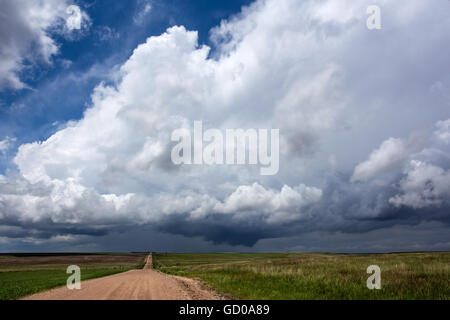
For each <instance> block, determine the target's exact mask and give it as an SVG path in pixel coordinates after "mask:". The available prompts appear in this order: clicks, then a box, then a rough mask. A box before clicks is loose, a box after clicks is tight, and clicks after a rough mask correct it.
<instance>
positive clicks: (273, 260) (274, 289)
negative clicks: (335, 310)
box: [153, 252, 450, 300]
mask: <svg viewBox="0 0 450 320" xmlns="http://www.w3.org/2000/svg"><path fill="white" fill-rule="evenodd" d="M153 257H154V258H153V263H154V267H155V268H157V269H159V270H161V271H162V272H165V273H168V274H174V275H181V276H186V277H191V278H197V279H199V280H201V281H202V282H203V283H205V284H206V285H208V286H210V287H212V288H214V289H215V290H217V291H219V292H221V293H223V294H225V295H228V296H230V297H233V298H236V299H256V300H259V299H287V300H289V299H443V300H449V299H450V269H449V268H450V252H440V253H439V252H425V253H393V254H357V255H349V254H324V253H267V254H154V255H153ZM370 265H378V266H379V267H380V268H381V284H382V288H381V290H369V289H368V288H367V286H366V281H367V278H368V277H369V276H370V275H369V274H367V273H366V269H367V267H368V266H370Z"/></svg>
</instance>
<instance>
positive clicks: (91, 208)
mask: <svg viewBox="0 0 450 320" xmlns="http://www.w3.org/2000/svg"><path fill="white" fill-rule="evenodd" d="M43 2H45V1H43ZM372 4H373V3H372V2H371V1H357V2H356V1H333V0H326V1H308V0H306V1H298V0H266V1H256V2H254V3H252V4H251V5H249V6H246V7H243V8H242V11H241V12H240V13H239V14H236V15H234V16H232V17H230V18H229V19H227V20H223V21H222V22H221V23H220V25H218V26H216V27H215V28H213V29H211V30H210V33H209V37H210V43H211V45H210V46H207V45H205V44H202V43H200V42H199V37H198V33H197V31H195V30H189V28H187V27H185V26H182V25H175V26H172V27H170V28H168V29H167V30H166V31H165V32H164V33H163V34H161V35H159V36H152V37H149V38H148V39H147V40H146V41H145V42H144V43H142V44H140V45H139V46H137V47H136V48H135V50H134V51H133V52H132V54H131V55H130V56H129V58H128V59H127V61H126V62H124V63H123V64H121V65H120V66H119V67H118V68H117V69H116V70H114V71H112V74H113V76H112V77H111V79H114V81H113V82H106V83H100V84H98V85H97V86H96V88H95V89H94V91H93V92H92V94H91V100H90V102H89V107H88V108H87V109H86V111H85V112H84V114H83V116H82V117H81V118H80V119H78V120H73V121H69V122H67V123H65V124H64V125H62V126H60V127H59V129H58V130H56V132H54V133H53V134H52V135H51V136H50V137H48V139H45V140H44V141H36V142H31V143H24V144H22V145H20V146H18V149H17V152H16V153H15V155H14V156H13V157H12V160H11V161H13V163H14V165H15V168H14V169H10V170H8V171H7V172H6V173H5V174H3V175H0V224H1V229H0V230H1V233H0V237H1V239H2V241H3V243H6V244H7V243H8V242H9V241H13V240H14V241H17V240H20V241H23V240H26V241H31V242H36V243H39V241H45V239H47V240H48V239H54V240H55V241H67V240H68V241H69V243H76V241H77V239H78V238H83V237H86V236H88V237H103V236H105V235H107V234H109V233H111V232H119V233H121V234H123V233H125V234H126V233H127V232H132V231H130V230H134V228H139V227H148V228H149V230H154V232H161V233H167V234H169V235H181V236H185V237H200V238H201V239H203V240H206V241H211V242H212V243H213V244H216V245H222V244H228V245H233V246H238V245H243V246H253V245H255V244H256V243H258V242H259V241H262V240H263V239H271V238H289V237H293V236H298V235H301V234H307V233H311V232H328V233H345V234H365V233H367V232H371V231H373V230H379V229H383V228H391V227H398V226H416V225H420V224H424V223H425V224H426V223H437V224H439V225H440V226H444V228H448V227H449V223H450V203H449V199H450V99H449V96H448V90H449V88H450V78H449V76H448V75H449V74H450V64H448V57H449V56H450V47H449V46H446V45H444V44H445V43H446V42H447V41H448V40H449V32H448V31H449V30H450V18H449V17H448V14H447V13H448V10H449V9H450V6H449V3H448V2H447V1H422V0H408V1H406V0H405V1H377V4H378V5H379V6H380V7H381V14H382V25H381V29H379V30H369V29H368V28H367V25H366V20H367V18H368V15H367V13H366V8H367V7H368V6H369V5H372ZM10 7H11V8H12V7H13V5H12V3H10V2H9V1H6V2H1V10H2V12H3V11H4V10H6V8H10ZM66 7H67V6H66ZM76 8H78V7H76ZM11 10H12V9H11ZM149 10H150V9H149ZM155 10H158V8H157V6H156V7H155V6H152V7H151V12H154V11H155ZM64 12H65V11H64ZM77 13H78V14H79V15H77ZM68 14H70V15H71V17H70V19H68V20H67V24H66V28H68V29H80V28H81V26H82V23H83V17H86V14H85V13H84V12H83V11H80V9H79V8H78V9H75V7H72V11H71V12H69V13H68ZM74 14H75V15H74ZM56 16H57V14H56ZM85 19H89V18H85ZM16 21H19V20H16ZM39 21H41V20H39ZM92 23H93V24H95V20H94V19H92ZM49 24H50V22H46V24H45V25H42V26H41V24H39V25H38V26H36V27H35V26H31V25H30V26H28V25H25V24H23V28H16V29H13V30H14V31H15V32H20V31H21V30H23V29H24V28H25V27H26V28H32V29H33V32H34V33H33V34H34V36H33V37H38V38H36V39H38V40H39V41H41V42H42V41H44V42H46V43H47V44H48V45H47V46H45V47H42V50H41V51H42V52H41V53H42V54H43V56H44V58H46V59H49V58H50V57H51V56H52V55H53V54H56V52H57V49H56V47H55V46H54V44H53V42H52V41H53V40H52V39H51V38H49V37H48V36H47V35H46V34H45V30H46V28H47V27H48V25H49ZM137 25H139V24H137ZM2 30H3V28H2ZM27 30H28V29H27ZM39 30H40V31H39ZM10 37H11V39H18V38H15V35H10ZM17 37H20V35H17ZM30 37H31V35H30ZM21 41H22V40H21ZM11 43H12V42H11ZM14 43H16V44H17V45H16V46H15V47H17V50H18V51H17V52H16V53H14V56H13V55H11V56H8V57H9V58H8V59H6V60H5V59H2V61H4V63H9V65H8V66H5V67H4V69H5V68H6V69H5V70H6V72H2V76H1V77H0V81H2V82H0V85H1V83H3V86H9V87H15V88H20V87H23V86H24V84H23V83H22V81H21V80H20V78H19V77H18V76H17V71H18V70H20V68H21V67H20V61H22V60H21V59H22V58H21V57H22V56H23V53H22V51H23V50H24V49H22V48H25V44H24V43H22V42H20V43H19V42H18V40H17V41H16V40H15V42H14ZM19 45H20V46H19ZM8 48H9V47H8V45H7V44H1V45H0V54H1V55H6V52H7V50H8ZM45 48H48V50H50V51H48V50H47V49H45ZM44 49H45V50H44ZM61 108H64V106H61ZM194 121H202V122H203V126H204V129H205V130H207V129H208V128H218V129H219V130H223V131H224V132H225V130H227V129H236V128H243V129H249V128H277V129H279V130H280V131H279V132H280V164H279V172H278V174H276V175H273V176H261V175H260V171H259V167H258V166H253V165H247V166H227V165H190V166H189V165H181V166H178V165H175V164H174V163H173V161H172V160H171V150H172V148H173V146H174V144H175V143H174V142H173V141H172V140H171V134H172V132H173V131H174V130H177V129H179V128H185V129H188V130H191V129H192V127H193V125H194ZM11 137H12V135H11ZM11 137H5V139H6V140H4V141H2V142H1V143H0V146H2V147H1V148H2V149H3V148H6V145H7V144H8V143H9V141H10V140H11V139H13V138H11ZM3 146H5V147H3ZM148 232H153V231H148ZM71 241H72V242H71ZM436 242H447V243H449V238H448V237H447V238H445V237H444V238H439V239H437V240H436ZM293 245H294V244H292V246H293ZM447 248H448V247H447Z"/></svg>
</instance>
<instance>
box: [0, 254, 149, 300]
mask: <svg viewBox="0 0 450 320" xmlns="http://www.w3.org/2000/svg"><path fill="white" fill-rule="evenodd" d="M146 256H147V255H146V254H111V253H107V254H101V253H97V254H67V255H48V256H46V255H0V300H13V299H18V298H21V297H24V296H27V295H30V294H34V293H37V292H40V291H43V290H47V289H51V288H55V287H59V286H63V285H65V284H66V281H67V278H68V277H69V276H70V274H67V273H66V270H67V267H68V266H69V265H78V266H79V267H80V268H81V280H88V279H93V278H99V277H104V276H108V275H112V274H116V273H120V272H124V271H128V270H130V269H141V268H142V267H143V266H144V263H145V258H146Z"/></svg>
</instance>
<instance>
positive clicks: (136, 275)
mask: <svg viewBox="0 0 450 320" xmlns="http://www.w3.org/2000/svg"><path fill="white" fill-rule="evenodd" d="M81 272H83V271H81ZM219 298H220V297H219V296H218V295H217V294H215V293H213V292H211V291H209V290H207V289H206V288H204V287H203V286H202V285H201V284H200V283H198V282H197V281H194V280H192V279H188V278H182V277H175V276H169V275H165V274H163V273H160V272H158V271H155V270H153V269H152V256H151V255H149V256H148V257H147V262H146V264H145V267H144V269H142V270H131V271H127V272H123V273H119V274H115V275H112V276H108V277H104V278H98V279H93V280H87V281H83V282H81V289H80V290H69V289H67V287H66V286H64V287H61V288H57V289H52V290H49V291H44V292H41V293H37V294H34V295H32V296H29V297H26V298H25V300H217V299H219Z"/></svg>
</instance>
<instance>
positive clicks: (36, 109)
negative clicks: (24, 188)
mask: <svg viewBox="0 0 450 320" xmlns="http://www.w3.org/2000/svg"><path fill="white" fill-rule="evenodd" d="M250 2H251V1H235V0H233V1H207V0H198V1H182V0H174V1H151V7H152V9H151V10H150V12H148V13H147V14H146V15H145V16H144V17H143V18H142V21H138V22H137V21H135V19H136V16H137V15H138V14H139V12H140V11H141V10H142V9H143V7H145V5H146V4H149V3H150V1H76V2H75V3H76V4H77V5H79V6H80V8H82V10H84V11H85V12H86V13H87V14H88V15H89V17H90V18H91V21H92V25H91V26H90V27H89V29H88V30H85V31H82V32H80V33H79V34H78V35H75V37H73V38H72V37H69V38H67V37H64V36H61V35H58V33H57V32H54V33H53V34H52V33H50V34H51V35H52V37H54V38H55V39H56V41H57V42H58V45H59V47H60V50H59V53H58V54H57V55H56V56H55V57H54V61H53V63H52V64H51V65H48V64H45V63H38V64H34V65H33V66H32V70H26V71H24V72H22V78H23V79H24V81H25V82H26V84H27V85H29V86H30V89H25V90H20V91H15V90H14V91H11V90H3V91H2V92H0V103H1V109H0V112H1V114H0V136H1V137H5V136H13V137H15V138H16V139H17V140H16V146H19V145H20V144H22V143H27V142H33V141H43V140H45V139H47V138H48V137H49V136H50V135H51V134H52V133H54V132H55V131H56V130H57V129H58V124H61V123H65V122H66V121H69V120H76V119H80V118H81V117H82V115H83V112H84V110H85V109H86V107H87V106H88V104H89V102H90V95H91V93H92V90H93V88H94V87H95V86H96V85H97V84H98V83H99V82H100V81H108V72H109V70H110V69H112V68H113V67H114V66H116V65H120V64H122V63H124V62H125V61H126V60H127V59H128V57H129V56H130V55H131V54H132V52H133V50H134V49H135V48H136V46H137V45H138V44H140V43H142V42H144V41H145V39H146V38H147V37H150V36H155V35H159V34H161V33H163V32H164V31H165V30H166V29H167V28H168V27H170V26H173V25H184V26H186V28H188V29H189V30H197V31H198V32H199V42H200V43H207V44H210V41H209V30H210V29H211V28H212V27H214V26H216V25H218V24H219V23H220V21H221V20H222V19H226V18H227V17H229V16H230V15H232V14H234V13H237V12H239V11H240V9H241V7H242V6H243V5H247V4H249V3H250ZM106 28H109V29H106ZM105 30H106V31H105ZM105 33H106V35H105ZM102 37H103V38H102ZM65 60H66V61H70V62H71V63H70V66H69V67H66V66H65V65H64V61H65ZM95 66H98V69H99V70H100V71H101V72H91V73H89V70H91V68H93V67H95ZM30 71H31V72H30ZM80 77H83V78H82V79H80ZM8 152H9V154H10V155H14V149H11V150H9V151H8ZM8 167H10V164H9V163H8V161H5V159H2V162H1V167H0V170H1V171H3V172H4V171H5V170H6V168H8Z"/></svg>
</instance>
